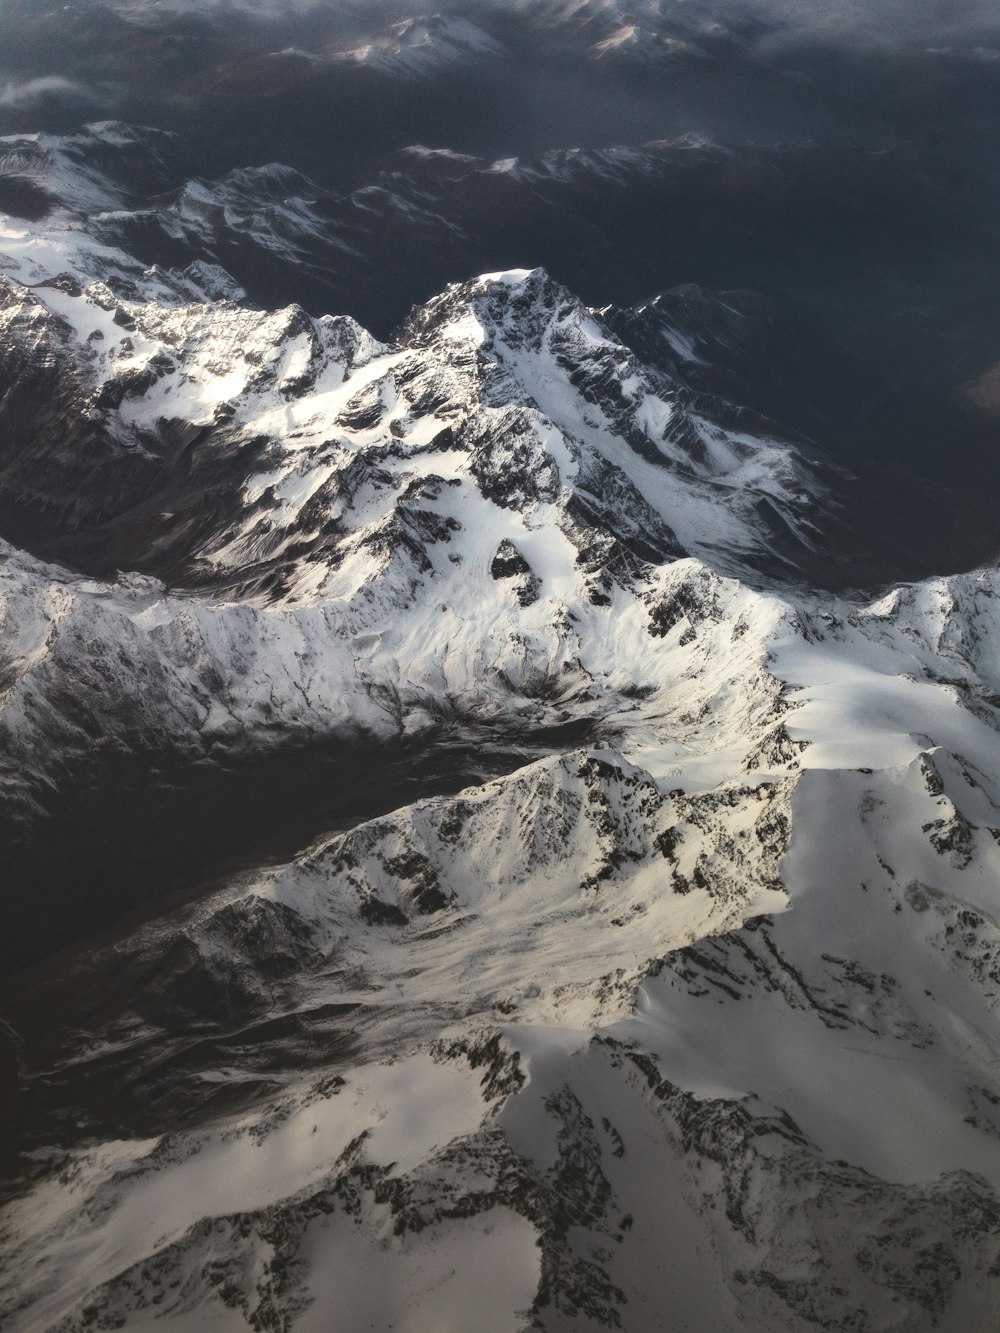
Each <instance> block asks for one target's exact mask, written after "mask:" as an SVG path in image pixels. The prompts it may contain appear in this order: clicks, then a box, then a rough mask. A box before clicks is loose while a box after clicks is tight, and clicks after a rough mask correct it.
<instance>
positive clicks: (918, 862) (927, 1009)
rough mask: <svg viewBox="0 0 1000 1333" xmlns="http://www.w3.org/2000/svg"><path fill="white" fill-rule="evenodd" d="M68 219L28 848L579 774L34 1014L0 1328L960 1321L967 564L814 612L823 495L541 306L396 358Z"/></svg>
mask: <svg viewBox="0 0 1000 1333" xmlns="http://www.w3.org/2000/svg"><path fill="white" fill-rule="evenodd" d="M82 234H83V233H70V232H64V233H60V232H59V231H58V230H57V229H55V230H34V229H33V228H32V227H31V226H30V225H28V224H27V223H26V224H25V225H24V226H23V227H19V225H14V224H12V225H11V227H10V229H9V233H8V237H9V240H8V239H5V241H4V246H5V247H7V246H8V244H9V248H10V251H11V253H10V255H9V256H8V258H7V259H5V260H4V261H3V262H4V265H5V267H6V274H7V276H6V277H5V278H4V281H3V288H2V307H0V355H2V357H3V359H4V365H5V367H6V370H7V374H8V375H9V378H10V380H11V382H12V387H11V389H10V391H9V392H8V393H7V394H6V395H5V397H4V399H3V403H2V406H0V426H2V428H3V432H4V439H5V440H6V441H7V442H8V443H7V445H6V447H5V450H4V454H3V457H2V459H0V490H2V494H3V496H4V499H5V502H8V503H9V504H10V505H11V506H12V508H13V511H14V512H16V513H21V514H23V513H27V514H30V515H32V516H33V517H34V518H35V519H36V520H37V524H36V531H37V532H38V533H40V534H41V536H40V537H39V538H38V543H37V544H38V551H36V553H35V554H28V553H27V552H25V551H23V550H19V549H17V548H16V546H15V545H13V544H9V543H8V544H5V545H4V546H3V547H2V549H0V556H2V559H0V645H2V648H0V651H2V657H0V756H2V767H0V783H2V787H0V791H2V795H3V811H4V818H5V819H6V821H7V824H6V827H7V828H10V829H15V828H17V829H21V828H23V829H29V830H30V829H32V828H34V827H35V826H36V825H40V820H41V816H40V812H41V811H43V810H44V809H45V808H47V807H49V806H51V805H52V804H53V802H55V804H56V805H57V806H58V803H59V800H60V798H62V797H64V796H66V795H67V794H68V793H69V792H70V790H71V789H72V788H73V787H75V786H76V785H81V786H85V785H86V784H87V783H93V782H94V781H95V780H101V781H103V780H104V776H103V775H104V774H105V773H106V772H111V771H113V765H114V764H115V763H116V762H120V761H121V760H122V758H123V757H126V756H133V757H134V756H153V757H154V758H155V759H156V760H157V761H161V760H164V759H165V757H169V758H170V759H171V762H172V763H174V764H175V766H176V765H180V766H182V767H183V765H187V766H188V769H187V771H188V772H190V771H193V770H194V769H195V767H197V766H201V767H202V768H203V767H205V766H208V767H211V766H213V765H219V764H221V763H222V762H224V761H228V760H230V759H232V758H233V757H234V756H242V757H244V758H246V757H256V758H260V757H262V756H265V755H266V754H268V753H269V752H274V751H281V750H283V749H284V748H287V747H290V746H297V747H299V749H300V751H301V753H303V754H306V753H307V752H308V746H310V745H315V744H317V743H319V742H324V741H340V742H342V743H346V742H347V741H350V742H352V743H353V744H354V745H355V747H357V745H358V744H359V743H365V744H367V745H369V746H370V747H372V749H373V748H374V746H375V744H376V743H377V742H378V741H388V740H396V741H400V740H403V741H406V742H407V743H408V744H409V745H410V746H411V747H412V749H411V750H410V751H409V753H411V754H413V755H418V754H419V753H420V751H421V747H427V746H430V745H431V744H432V743H434V742H435V741H437V740H439V739H440V738H441V737H442V736H443V735H445V734H447V733H449V732H454V733H457V734H467V733H468V734H471V733H472V730H473V728H475V727H477V726H479V727H483V726H489V727H491V728H493V729H494V730H495V731H496V732H498V733H500V734H503V735H506V736H509V737H513V738H519V737H521V738H523V737H526V736H529V735H530V734H531V733H532V732H538V731H539V730H540V729H543V728H552V727H554V726H563V727H565V726H566V725H567V724H570V723H578V724H583V723H586V724H588V725H589V726H590V728H591V729H592V732H593V733H594V739H593V741H592V742H591V743H587V744H582V745H577V746H576V748H573V749H569V750H564V751H563V752H560V753H554V754H550V755H544V756H542V757H537V754H536V755H535V756H534V757H533V756H531V755H529V754H527V753H526V754H525V756H524V763H523V764H522V766H521V767H520V768H519V769H518V770H517V771H516V772H512V773H509V774H507V775H506V776H503V777H500V778H497V779H496V780H494V781H491V782H487V783H484V784H482V785H480V786H477V787H473V788H470V789H468V790H467V791H463V792H461V793H459V794H458V795H452V796H440V795H439V796H431V797H426V798H424V799H417V800H414V799H411V798H410V797H407V798H406V800H405V802H404V803H403V804H402V805H401V807H400V808H399V809H396V810H394V811H392V812H391V813H388V814H385V815H382V816H380V817H378V818H374V819H366V820H363V821H362V822H360V823H359V824H358V825H357V826H356V827H354V828H351V829H348V830H346V831H345V830H343V829H340V830H339V831H330V832H328V833H326V834H324V835H323V836H321V837H319V838H318V839H316V840H315V841H314V842H313V843H312V844H311V845H309V846H307V847H304V848H303V849H301V850H300V851H299V852H298V853H297V854H295V855H285V856H283V857H282V858H281V859H280V860H279V861H278V862H277V863H274V864H271V865H270V866H269V867H268V868H264V869H261V868H251V869H248V870H247V869H245V870H243V871H242V872H241V873H239V874H236V875H233V876H231V877H229V878H228V879H227V880H226V882H225V883H223V884H221V885H214V886H213V888H212V891H211V892H210V893H209V892H206V894H205V896H203V897H201V898H198V899H197V900H196V901H193V902H191V903H188V904H187V905H186V906H184V907H181V908H176V907H174V908H171V909H170V910H166V909H162V910H160V911H159V912H157V911H154V912H153V913H152V914H151V916H150V918H149V919H148V920H147V921H146V922H145V923H144V924H142V925H140V926H136V927H134V928H126V929H125V930H124V931H119V932H118V933H117V935H114V936H113V937H112V938H111V939H110V940H109V942H108V944H107V947H106V948H103V949H102V948H97V947H94V948H88V949H86V950H82V951H80V952H78V953H77V954H75V955H74V956H73V963H72V966H67V967H60V968H59V969H58V973H59V975H57V976H54V975H51V974H49V973H46V971H45V970H44V968H43V969H42V970H41V971H40V972H38V973H36V974H35V975H33V976H29V977H27V978H22V979H20V980H15V981H14V982H12V983H10V984H9V988H8V991H7V994H6V996H5V1003H4V1012H5V1013H8V1012H12V1011H13V1010H14V1009H16V1011H17V1013H18V1014H19V1015H23V1016H24V1018H23V1022H21V1023H20V1026H21V1027H23V1029H24V1031H23V1033H22V1035H23V1036H24V1037H25V1045H24V1048H23V1050H22V1054H21V1059H22V1064H23V1071H22V1073H23V1080H22V1089H23V1093H22V1095H23V1100H24V1106H25V1108H26V1111H25V1115H26V1123H28V1124H30V1133H27V1132H26V1141H27V1142H28V1143H29V1144H30V1146H31V1148H32V1154H33V1155H32V1158H31V1161H30V1171H26V1173H25V1175H24V1177H23V1178H22V1179H19V1180H17V1181H16V1182H15V1183H14V1186H13V1187H12V1191H11V1193H12V1197H11V1199H10V1201H9V1202H8V1203H7V1205H6V1206H5V1208H4V1210H3V1213H2V1214H0V1228H2V1231H0V1234H2V1236H3V1250H4V1255H5V1257H4V1260H3V1261H2V1264H0V1309H2V1310H3V1316H4V1320H5V1326H8V1325H9V1326H10V1327H12V1328H15V1329H24V1330H35V1329H39V1330H40V1329H48V1328H60V1329H66V1330H69V1329H77V1328H80V1329H82V1328H84V1327H111V1326H116V1327H126V1328H128V1327H132V1328H143V1327H148V1326H149V1325H150V1321H151V1320H152V1319H153V1318H154V1317H155V1318H157V1319H158V1320H163V1321H165V1322H166V1323H167V1325H168V1326H169V1323H170V1322H171V1321H173V1324H174V1326H175V1327H176V1328H178V1329H188V1328H194V1327H199V1326H208V1325H210V1326H211V1327H213V1328H215V1327H218V1328H224V1329H225V1328H233V1329H241V1328H247V1327H256V1328H272V1329H282V1330H285V1329H289V1330H293V1329H294V1330H299V1329H309V1328H313V1327H315V1328H323V1329H329V1328H331V1327H341V1328H343V1329H345V1330H348V1329H349V1330H353V1329H356V1328H358V1327H364V1326H365V1324H366V1323H368V1324H372V1323H373V1324H374V1325H375V1326H376V1327H389V1326H391V1324H392V1323H393V1322H399V1320H400V1319H401V1318H402V1317H403V1312H405V1313H406V1318H407V1320H408V1321H409V1326H410V1327H412V1328H414V1329H416V1330H419V1331H420V1333H431V1331H432V1330H434V1331H435V1333H436V1331H437V1330H439V1329H441V1328H442V1327H447V1326H449V1325H448V1321H449V1320H450V1321H451V1324H452V1326H454V1327H456V1328H461V1329H463V1330H464V1329H466V1328H472V1327H475V1328H476V1329H479V1328H495V1329H496V1330H497V1333H506V1331H507V1330H514V1329H518V1328H525V1327H536V1328H542V1329H546V1330H552V1333H557V1331H558V1333H564V1331H566V1333H568V1330H574V1331H575V1330H585V1331H586V1330H591V1329H595V1330H596V1329H599V1328H619V1329H626V1330H628V1331H629V1333H645V1330H647V1329H648V1330H654V1329H659V1328H662V1326H663V1312H664V1309H665V1308H669V1309H670V1310H671V1311H672V1312H674V1314H675V1315H676V1319H675V1322H676V1323H677V1325H678V1327H681V1328H683V1327H687V1328H689V1329H692V1330H694V1329H699V1330H700V1329H706V1328H710V1329H712V1330H720V1331H725V1333H728V1330H733V1333H735V1331H736V1330H737V1329H752V1330H759V1331H760V1333H765V1331H766V1333H771V1331H772V1330H775V1329H787V1330H790V1331H791V1330H795V1331H796V1333H797V1331H798V1330H801V1329H803V1328H808V1329H811V1328H816V1329H819V1328H827V1329H828V1328H836V1327H838V1326H839V1327H844V1328H854V1329H863V1330H881V1329H885V1330H890V1329H909V1330H913V1331H914V1333H917V1331H918V1330H920V1331H921V1333H922V1330H924V1329H927V1328H934V1327H939V1328H943V1329H952V1328H954V1329H959V1328H962V1329H966V1328H978V1327H984V1326H986V1324H987V1323H988V1321H989V1318H990V1313H989V1312H990V1311H992V1310H993V1309H995V1307H996V1303H997V1301H998V1300H1000V1278H998V1277H997V1273H998V1272H1000V1198H998V1194H997V1189H998V1184H1000V1148H998V1146H997V1145H998V1144H1000V1116H998V1112H997V1107H998V1105H1000V1080H998V1076H997V1067H998V1066H997V1058H996V1057H997V1050H996V1039H995V1017H996V1006H997V1001H998V998H1000V923H998V917H1000V913H998V905H997V901H996V885H997V883H998V882H1000V761H998V758H997V756H998V746H997V732H998V729H1000V668H998V665H997V664H998V662H1000V576H998V574H997V572H996V571H995V570H984V571H979V572H973V573H969V574H965V575H960V576H955V577H952V578H948V579H938V580H931V581H928V582H926V583H923V584H916V585H907V586H904V587H900V588H897V589H894V590H892V591H890V592H888V593H886V594H884V595H881V596H879V597H878V598H876V599H871V598H868V599H861V598H855V599H853V600H852V599H849V598H839V597H835V596H833V595H829V594H823V593H820V592H816V591H808V590H807V589H806V586H805V585H806V580H807V575H808V571H809V570H810V569H813V568H815V567H816V566H817V565H820V564H823V563H824V562H827V561H829V560H830V559H831V558H832V551H833V550H834V548H835V546H836V536H837V528H836V518H837V516H836V513H835V512H833V511H835V507H836V504H837V500H838V496H839V494H840V490H839V488H840V487H841V486H842V484H843V476H842V474H840V473H839V472H838V471H837V469H835V468H833V467H831V466H829V465H827V464H825V463H823V462H822V461H816V460H812V459H808V458H806V457H805V456H804V455H803V454H802V453H800V452H799V451H798V450H797V449H796V448H795V447H794V446H793V445H792V444H791V443H790V442H789V441H787V440H786V439H783V438H782V433H781V432H780V430H778V429H777V428H776V427H775V428H771V426H770V425H769V423H764V422H762V421H761V420H760V418H758V417H755V416H753V414H750V413H742V412H741V411H740V409H739V405H738V404H734V403H728V402H722V401H721V400H718V399H716V398H712V397H711V396H709V395H706V394H697V393H693V392H692V391H691V390H690V389H688V388H687V387H685V385H684V384H683V383H681V382H680V381H679V380H675V379H673V378H672V377H670V376H668V375H667V374H665V373H664V372H663V371H662V370H657V369H656V368H655V366H651V365H649V364H646V362H645V361H644V360H643V359H642V357H641V356H639V355H637V354H636V352H634V351H632V350H630V348H629V347H628V346H626V345H625V344H624V343H623V342H621V341H620V340H619V339H618V338H617V337H615V336H614V334H613V333H612V332H611V331H610V330H609V328H608V327H607V325H606V324H605V323H604V322H603V321H602V320H601V318H600V317H599V316H598V315H597V314H595V313H594V312H592V311H589V310H587V309H586V308H585V307H584V306H583V305H582V304H581V303H580V302H579V301H577V300H576V299H575V298H574V297H573V295H572V294H571V293H570V292H568V291H566V290H565V289H564V288H562V287H560V286H559V285H558V284H556V283H554V282H553V281H552V280H551V279H550V278H549V277H548V276H547V275H546V274H545V273H544V272H542V271H541V270H538V269H531V270H514V271H508V272H503V273H495V274H489V275H485V276H482V277H480V278H477V279H474V280H473V281H471V282H468V283H463V284H458V285H455V286H453V287H451V288H449V289H447V290H446V291H444V292H443V293H441V294H440V295H439V296H438V297H436V298H435V299H433V300H432V301H430V302H428V303H427V304H426V305H424V306H422V307H420V308H418V309H416V310H415V311H413V313H412V315H411V317H410V319H409V320H408V322H407V324H406V325H405V327H404V328H403V330H402V331H401V333H400V336H399V339H398V340H397V341H396V342H394V343H393V344H391V345H389V344H386V343H382V342H380V341H378V340H377V339H375V338H373V337H372V336H371V335H370V334H368V333H367V332H366V331H365V330H364V329H362V328H361V327H360V326H359V325H358V324H356V323H355V322H354V321H353V320H350V319H346V318H341V317H326V318H323V319H313V318H310V317H308V316H307V315H306V314H304V312H303V311H302V310H300V309H298V308H296V307H289V308H287V309H284V310H279V311H261V310H254V309H251V308H249V307H248V306H247V305H245V304H241V303H239V302H237V301H233V300H225V299H224V300H220V301H218V302H214V303H213V302H211V301H208V300H205V299H203V298H204V295H205V293H204V292H203V293H202V297H201V298H199V296H198V295H197V292H196V287H195V285H194V284H195V283H196V279H197V280H202V281H206V282H207V281H209V280H212V281H215V282H219V283H223V282H224V281H225V274H224V273H221V272H219V271H214V270H213V271H210V270H207V269H206V270H205V271H199V272H198V273H195V274H189V275H188V276H187V277H184V276H183V275H177V274H170V273H168V272H163V271H155V272H144V271H143V269H142V267H141V266H140V265H138V264H137V263H136V262H135V261H134V260H131V259H130V258H129V256H128V255H127V254H126V253H125V252H123V251H119V252H113V251H111V250H109V249H103V250H102V249H101V248H100V247H97V245H96V242H94V243H92V242H89V241H88V242H87V244H88V245H92V247H93V248H92V249H90V250H88V251H87V252H86V254H85V255H84V256H83V258H84V259H85V260H86V264H87V265H89V264H90V263H91V262H92V261H95V259H99V258H100V257H101V255H102V254H103V256H104V258H105V259H106V260H107V262H108V263H109V264H113V265H115V266H117V267H115V268H114V269H112V270H109V271H107V272H106V274H105V280H96V281H95V280H94V270H93V269H92V268H89V267H83V266H78V267H74V264H75V261H74V260H73V254H74V252H73V246H74V245H77V244H81V245H82V244H83V243H84V242H83V241H79V239H77V240H73V241H67V240H66V237H67V236H70V235H76V236H77V238H79V236H80V235H82ZM61 245H64V246H65V248H62V249H60V246H61ZM63 255H65V256H67V262H66V264H65V265H64V266H61V267H60V266H58V265H55V266H54V260H56V259H58V258H61V257H62V256H63ZM206 262H207V261H206ZM34 263H37V265H38V269H39V270H40V271H38V272H36V271H35V269H33V268H30V267H29V266H30V265H32V264H34ZM185 283H189V284H192V285H191V286H188V287H185V285H184V284H185ZM674 351H675V353H676V355H677V357H678V359H679V360H684V359H685V358H686V357H687V358H690V357H692V356H696V355H700V352H698V351H697V350H695V349H694V347H693V345H692V346H686V345H679V346H677V347H675V348H674ZM819 514H822V515H823V522H822V524H820V523H819V522H818V521H817V515H819ZM116 567H117V568H119V569H122V570H125V571H127V572H125V573H120V574H116V573H115V572H114V570H115V568H116ZM74 571H75V572H74ZM352 754H354V755H356V754H357V748H355V750H354V751H352ZM102 765H105V767H102ZM171 771H175V770H174V769H172V770H171ZM40 826H43V827H44V825H40ZM140 887H141V886H140ZM40 910H41V911H42V912H44V911H45V910H46V905H45V903H42V904H41V907H40ZM67 987H68V990H67V989H66V988H67ZM61 988H62V989H61ZM67 996H68V997H69V998H68V999H67ZM15 1026H17V1024H15ZM109 1083H110V1086H112V1087H114V1088H115V1089H116V1092H115V1093H114V1095H112V1096H111V1097H110V1098H109V1097H108V1096H107V1095H106V1093H105V1092H102V1091H101V1090H102V1089H106V1088H107V1087H108V1086H109ZM126 1086H127V1088H128V1093H127V1094H125V1093H120V1090H121V1089H122V1088H124V1087H126ZM67 1126H77V1127H78V1132H77V1131H73V1130H67V1128H66V1127H67ZM484 1293H485V1295H486V1296H487V1297H488V1299H486V1300H484ZM672 1317H674V1315H673V1314H672ZM337 1321H339V1323H338V1322H337Z"/></svg>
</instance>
